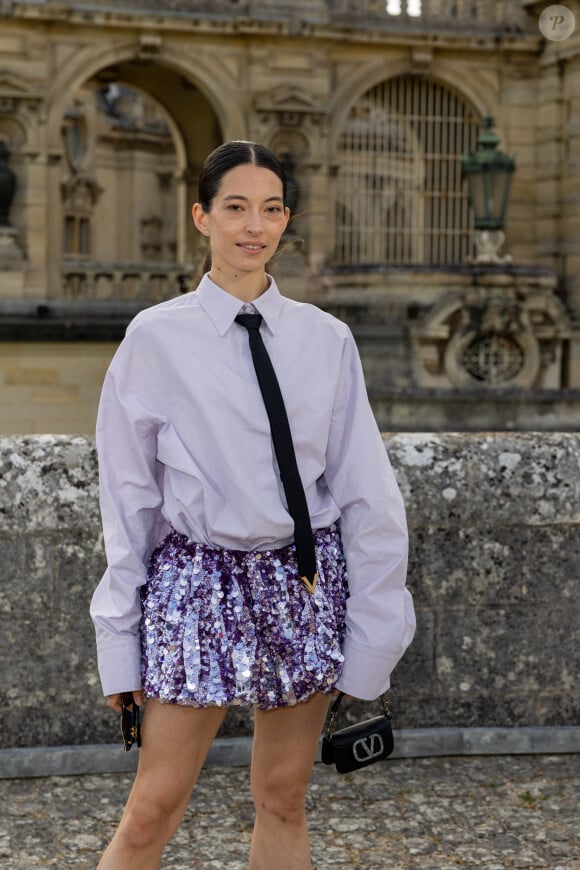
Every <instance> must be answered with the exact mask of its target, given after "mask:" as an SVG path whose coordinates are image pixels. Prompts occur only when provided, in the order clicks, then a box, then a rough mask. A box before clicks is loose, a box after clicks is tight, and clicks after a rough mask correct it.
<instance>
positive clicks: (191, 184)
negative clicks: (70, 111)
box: [45, 40, 245, 294]
mask: <svg viewBox="0 0 580 870" xmlns="http://www.w3.org/2000/svg"><path fill="white" fill-rule="evenodd" d="M194 61H195V63H194ZM210 71H211V75H210ZM116 79H118V80H119V81H121V82H123V83H125V84H127V85H128V86H129V87H131V88H134V89H136V90H139V91H141V92H142V93H144V94H146V95H147V96H149V97H150V98H152V99H153V100H154V101H156V102H157V103H159V105H160V106H161V107H162V109H163V110H164V112H165V115H166V118H167V122H168V126H169V128H170V131H171V134H172V139H173V142H174V145H175V149H176V155H177V185H178V186H177V262H178V263H181V264H185V263H188V262H189V263H190V264H192V263H195V262H196V259H197V257H198V253H199V252H198V247H199V243H198V240H197V237H196V236H195V234H194V233H193V230H192V228H191V221H190V214H189V210H190V206H191V203H192V202H193V201H194V200H195V197H196V188H197V175H198V172H199V169H200V168H201V163H202V161H203V159H204V158H205V156H206V155H207V153H208V152H209V151H211V150H212V149H213V148H214V147H215V146H216V145H218V144H219V143H220V142H221V141H222V140H223V139H228V138H242V137H243V136H244V134H245V122H244V119H243V116H242V114H241V110H240V105H241V102H242V101H241V100H239V99H238V100H237V101H236V99H235V96H236V91H237V83H236V81H235V80H234V79H233V78H231V76H230V75H229V74H228V73H227V72H226V71H224V69H223V67H220V66H215V65H213V66H212V65H211V64H209V63H208V64H199V58H197V57H196V58H192V57H191V56H189V55H187V54H185V53H184V52H182V51H179V50H177V51H175V50H173V49H172V48H170V47H169V46H167V45H164V44H163V43H161V44H159V45H157V44H155V45H154V46H149V45H145V44H144V43H143V42H139V41H135V40H132V41H123V42H119V43H117V44H115V45H113V46H110V45H108V46H107V47H103V46H97V47H96V48H95V46H90V47H87V48H86V49H84V50H81V51H79V52H78V53H77V54H74V55H73V56H71V57H69V58H68V60H67V61H66V62H65V63H64V64H63V66H62V67H61V69H60V70H59V71H58V73H57V75H56V77H55V79H54V81H53V83H52V85H51V88H50V92H49V95H48V97H47V101H46V104H45V112H46V129H47V134H46V142H47V149H48V153H49V155H51V157H52V158H53V159H52V161H51V164H50V165H49V170H48V173H49V181H48V185H49V190H50V191H51V192H52V195H51V196H50V197H49V200H48V203H54V202H58V196H57V191H58V183H59V182H58V174H59V171H60V170H59V161H60V158H62V156H63V142H62V138H61V125H62V119H63V117H64V114H65V111H66V107H67V105H68V102H69V101H70V100H71V98H72V96H73V94H74V93H75V92H76V91H77V90H78V89H80V88H82V87H83V86H84V85H85V84H86V83H88V82H91V81H94V80H100V81H103V82H104V81H106V80H110V81H112V80H116ZM188 92H189V93H188ZM190 101H194V102H195V105H196V106H197V110H198V116H199V114H201V115H202V116H204V117H205V118H207V123H204V124H203V125H201V128H200V126H199V125H198V126H197V127H195V125H194V124H193V121H192V118H193V114H194V113H192V112H191V111H190ZM54 158H56V159H54ZM47 207H49V205H47ZM47 225H48V227H49V235H50V238H49V239H48V246H47V258H48V273H49V286H50V288H51V293H55V292H56V293H57V294H58V289H57V288H58V287H59V284H60V277H59V271H60V266H59V263H58V262H56V260H57V257H56V252H60V250H61V249H62V236H61V233H62V230H61V222H60V221H59V220H48V221H47Z"/></svg>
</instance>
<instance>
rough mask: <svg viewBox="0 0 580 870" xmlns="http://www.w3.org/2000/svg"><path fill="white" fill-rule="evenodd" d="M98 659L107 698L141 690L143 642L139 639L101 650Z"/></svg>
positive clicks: (132, 639) (131, 639)
mask: <svg viewBox="0 0 580 870" xmlns="http://www.w3.org/2000/svg"><path fill="white" fill-rule="evenodd" d="M98 658H99V675H100V677H101V685H102V687H103V694H104V695H105V697H107V696H108V695H116V694H117V692H133V691H137V690H138V689H140V688H141V642H140V639H139V638H138V637H137V638H130V639H127V640H126V641H123V642H121V643H117V644H115V645H114V646H107V647H104V648H99V650H98Z"/></svg>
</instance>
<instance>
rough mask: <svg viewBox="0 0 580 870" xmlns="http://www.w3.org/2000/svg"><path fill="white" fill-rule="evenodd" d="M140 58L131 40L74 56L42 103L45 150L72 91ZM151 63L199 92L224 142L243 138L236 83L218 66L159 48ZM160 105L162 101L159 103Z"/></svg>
mask: <svg viewBox="0 0 580 870" xmlns="http://www.w3.org/2000/svg"><path fill="white" fill-rule="evenodd" d="M140 59H142V49H141V46H140V44H139V43H136V42H134V41H131V42H123V43H117V44H116V45H114V46H112V47H107V48H103V49H101V50H95V48H94V46H90V47H87V48H86V49H85V50H84V51H80V52H78V53H76V54H75V55H74V56H73V57H72V58H70V59H69V60H68V61H67V62H66V63H65V64H64V65H63V67H62V68H61V70H60V71H59V73H58V74H57V75H56V77H55V79H54V81H53V83H52V87H51V89H50V91H49V94H48V97H47V100H46V117H47V140H48V147H49V149H56V150H58V149H59V147H60V139H59V133H60V130H59V125H60V119H61V118H62V114H63V112H64V110H65V107H66V104H67V101H68V100H69V99H70V96H71V94H72V93H74V91H75V89H76V88H78V87H80V86H81V85H82V84H83V83H84V82H86V81H88V80H89V79H91V78H93V77H94V76H96V75H97V74H98V73H99V72H100V71H102V70H104V69H106V68H108V67H111V66H114V65H115V64H119V63H125V62H129V61H132V60H133V61H134V60H140ZM149 60H150V61H151V63H153V64H155V65H158V66H160V67H166V68H167V69H170V70H172V71H173V72H175V73H176V74H178V75H182V76H184V77H185V78H186V79H187V80H189V81H190V82H191V83H192V84H193V85H195V86H197V87H199V89H200V90H201V92H202V93H203V94H204V95H205V97H206V99H207V100H208V102H209V103H210V105H211V106H212V108H213V109H214V111H215V112H216V115H217V117H218V120H219V123H220V125H221V128H222V133H223V137H224V139H230V138H243V137H244V136H245V131H246V123H245V120H244V117H243V115H242V112H241V109H240V104H241V100H239V99H236V93H237V82H236V80H235V79H234V78H232V77H231V76H229V75H228V74H227V73H226V72H225V71H224V69H223V67H220V66H219V65H214V66H211V70H210V68H209V65H208V67H207V68H206V66H205V65H203V66H202V65H201V64H199V63H195V62H194V59H192V57H191V56H190V55H187V54H186V53H184V52H180V51H176V50H174V49H171V50H170V49H169V48H167V47H165V46H163V45H162V46H160V47H159V50H158V51H156V52H155V53H154V54H151V56H150V57H149ZM161 103H162V105H163V101H161Z"/></svg>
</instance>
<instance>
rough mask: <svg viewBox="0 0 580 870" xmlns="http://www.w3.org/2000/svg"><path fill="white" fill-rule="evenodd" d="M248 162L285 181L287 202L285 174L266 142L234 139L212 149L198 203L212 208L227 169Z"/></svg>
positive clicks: (201, 174) (283, 191)
mask: <svg viewBox="0 0 580 870" xmlns="http://www.w3.org/2000/svg"><path fill="white" fill-rule="evenodd" d="M245 163H252V164H253V165H254V166H260V167H262V168H263V169H270V170H271V171H272V172H273V173H274V174H275V175H277V176H278V178H279V179H280V181H281V182H282V194H283V197H284V203H286V193H287V191H286V174H285V172H284V168H283V166H282V164H281V163H280V161H279V160H278V158H277V157H276V155H275V154H273V153H272V151H270V150H269V148H266V146H265V145H259V144H258V143H257V142H246V141H244V140H234V141H233V142H225V143H224V144H223V145H220V146H219V148H216V149H215V151H212V152H211V154H209V155H208V157H207V158H206V161H205V163H204V164H203V168H202V170H201V173H200V176H199V184H198V202H199V203H200V205H201V207H202V208H203V210H204V211H205V212H206V213H208V212H209V211H210V210H211V206H212V202H213V200H214V198H215V195H216V193H217V192H218V190H219V186H220V184H221V180H222V178H223V176H224V175H225V174H226V172H229V170H230V169H234V168H235V167H236V166H242V165H243V164H245Z"/></svg>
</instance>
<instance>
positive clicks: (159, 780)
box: [127, 699, 227, 815]
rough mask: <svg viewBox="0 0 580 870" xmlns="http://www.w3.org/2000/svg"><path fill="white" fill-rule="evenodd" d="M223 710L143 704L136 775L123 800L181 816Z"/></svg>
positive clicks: (222, 716) (129, 803)
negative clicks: (144, 705)
mask: <svg viewBox="0 0 580 870" xmlns="http://www.w3.org/2000/svg"><path fill="white" fill-rule="evenodd" d="M226 712H227V708H224V707H207V708H204V709H200V708H195V707H186V706H182V705H177V704H160V703H159V702H158V701H155V700H153V699H149V700H148V701H147V706H146V712H145V717H144V721H143V729H142V746H141V749H140V750H139V765H138V768H137V776H136V777H135V782H134V784H133V788H132V790H131V794H130V796H129V800H128V802H127V811H129V812H130V810H131V807H132V806H133V805H135V804H136V803H140V804H144V803H145V804H149V805H153V807H155V808H156V809H158V810H159V811H161V812H162V813H164V814H166V815H174V814H178V813H179V812H181V813H183V811H184V810H185V807H186V806H187V802H188V800H189V797H190V795H191V792H192V789H193V787H194V785H195V783H196V781H197V777H198V775H199V771H200V770H201V767H202V765H203V762H204V760H205V757H206V755H207V753H208V750H209V748H210V746H211V743H212V741H213V739H214V737H215V735H216V733H217V731H218V729H219V727H220V725H221V723H222V721H223V719H224V716H225V714H226Z"/></svg>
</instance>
